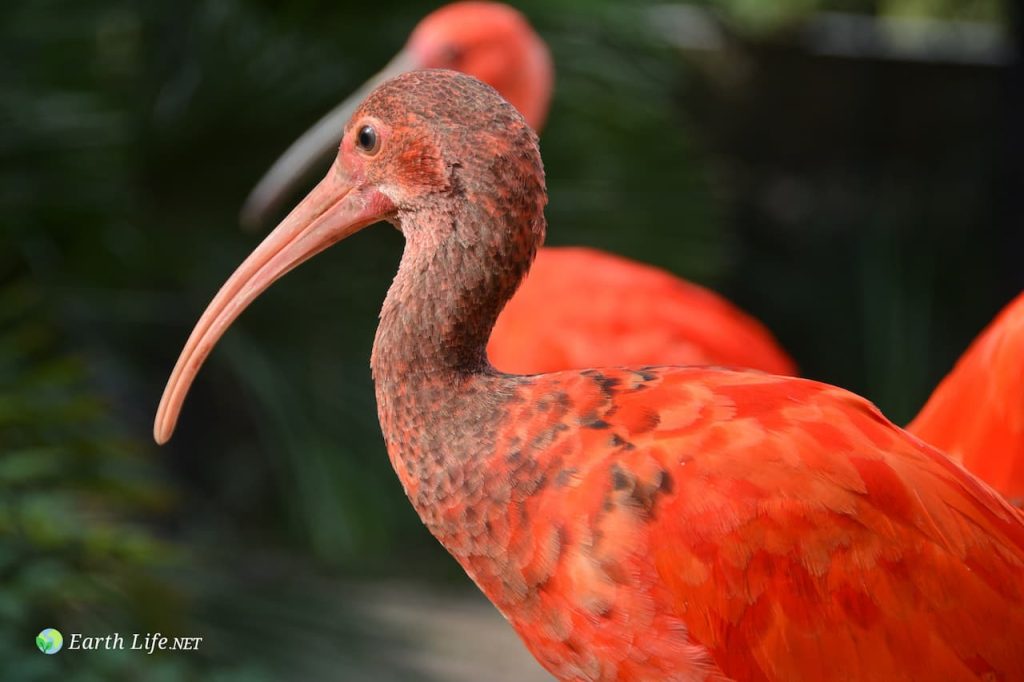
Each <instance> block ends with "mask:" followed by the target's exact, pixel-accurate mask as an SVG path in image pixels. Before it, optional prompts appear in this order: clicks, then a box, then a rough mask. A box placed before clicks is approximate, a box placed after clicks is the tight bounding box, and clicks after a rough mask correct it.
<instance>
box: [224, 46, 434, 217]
mask: <svg viewBox="0 0 1024 682" xmlns="http://www.w3.org/2000/svg"><path fill="white" fill-rule="evenodd" d="M418 68H422V65H421V64H420V60H419V59H418V58H417V57H416V56H415V55H414V54H413V52H412V51H410V50H409V49H404V50H402V51H401V52H399V53H398V54H397V55H395V57H394V58H393V59H392V60H391V61H390V62H388V64H387V66H385V67H384V68H383V69H381V70H380V71H379V72H378V73H377V74H376V75H374V76H373V77H372V78H370V80H368V81H366V82H365V83H363V85H362V86H360V87H359V89H358V90H356V91H355V92H353V93H352V94H351V95H349V97H348V98H347V99H346V100H345V101H344V102H342V103H341V104H339V105H338V106H336V107H334V109H332V110H331V111H330V112H328V113H327V115H326V116H324V117H323V118H321V119H320V120H319V121H317V122H316V124H315V125H314V126H313V127H312V128H310V129H309V130H307V131H306V132H305V133H303V134H302V137H300V138H299V139H298V140H296V141H295V142H293V143H292V145H291V146H290V147H288V149H287V151H285V153H284V154H282V155H281V157H280V158H279V159H278V160H277V161H275V162H274V165H273V166H271V167H270V170H268V171H267V172H266V174H265V175H264V176H263V177H262V178H260V181H259V182H258V183H257V184H256V187H255V188H253V190H252V192H250V193H249V197H248V198H247V199H246V200H245V204H244V205H243V206H242V213H241V218H240V219H241V222H242V225H243V227H246V228H250V229H255V228H258V227H260V226H261V225H264V224H266V223H267V222H268V221H269V220H270V218H271V217H272V214H273V212H274V211H275V209H277V207H278V206H280V204H281V203H282V202H284V201H286V200H287V199H288V197H289V196H290V195H291V194H292V192H294V190H295V188H296V186H297V185H298V184H299V183H300V182H302V180H303V179H304V178H305V177H306V176H307V175H308V174H309V172H310V171H311V170H312V169H314V168H315V167H316V165H317V164H318V163H319V162H321V161H323V160H324V159H325V158H326V157H327V156H328V155H329V154H330V153H332V152H334V151H336V150H337V148H338V141H339V140H341V136H342V133H343V131H344V129H345V124H346V123H347V122H348V120H349V119H350V118H351V117H352V114H353V113H354V112H355V110H356V107H358V106H359V104H360V102H362V101H363V100H364V99H366V96H367V95H369V94H370V92H371V91H373V89H374V88H376V87H377V86H378V85H380V84H381V83H383V82H384V81H386V80H388V79H390V78H392V77H393V76H397V75H399V74H402V73H405V72H406V71H413V70H415V69H418Z"/></svg>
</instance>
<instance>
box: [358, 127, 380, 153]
mask: <svg viewBox="0 0 1024 682" xmlns="http://www.w3.org/2000/svg"><path fill="white" fill-rule="evenodd" d="M356 146H357V147H359V148H360V149H361V150H363V151H364V152H366V153H367V154H376V153H377V148H378V147H380V140H379V139H378V138H377V131H376V130H374V128H373V126H369V125H366V126H363V127H362V128H360V129H359V132H358V133H357V134H356Z"/></svg>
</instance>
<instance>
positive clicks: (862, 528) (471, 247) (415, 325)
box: [154, 71, 1024, 682]
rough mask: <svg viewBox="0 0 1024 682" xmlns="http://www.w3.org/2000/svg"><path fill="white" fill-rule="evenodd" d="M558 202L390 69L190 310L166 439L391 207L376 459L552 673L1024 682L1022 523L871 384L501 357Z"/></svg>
mask: <svg viewBox="0 0 1024 682" xmlns="http://www.w3.org/2000/svg"><path fill="white" fill-rule="evenodd" d="M456 187H457V188H458V191H452V190H453V188H456ZM546 200H547V197H546V192H545V188H544V178H543V170H542V167H541V161H540V155H539V151H538V149H537V144H536V137H535V136H534V135H533V133H532V131H531V130H530V129H529V127H528V126H527V125H526V123H525V121H523V119H522V118H521V116H520V115H519V114H518V113H517V112H516V111H515V110H514V109H513V108H512V107H511V106H508V105H506V104H505V103H504V102H502V101H501V99H500V98H499V97H498V95H497V94H496V93H495V92H494V91H493V90H491V89H490V88H488V87H486V86H484V85H483V84H481V83H479V82H478V81H476V80H474V79H472V78H469V77H467V76H464V75H460V74H456V73H454V72H451V71H428V72H418V73H412V74H406V75H403V76H400V77H398V78H395V79H394V80H391V81H388V82H386V83H385V84H383V85H382V86H380V87H379V88H378V89H377V90H375V91H374V92H373V93H372V94H371V95H370V96H369V97H368V99H367V100H366V101H365V102H364V103H363V105H362V106H361V107H360V108H359V109H358V110H357V111H356V112H355V114H354V116H353V117H352V120H351V121H350V123H349V125H348V126H347V127H346V129H345V135H344V138H343V140H342V144H341V149H340V151H339V153H338V156H337V158H336V160H335V162H334V165H333V166H332V168H331V170H330V171H329V172H328V174H327V176H326V177H325V178H324V179H323V180H322V181H321V182H320V184H319V185H317V187H316V188H315V189H314V190H313V191H312V192H311V193H310V195H309V196H307V198H306V199H305V200H303V202H302V203H301V204H300V205H299V206H298V207H296V208H295V209H294V210H293V211H292V212H291V213H290V214H289V216H288V217H287V218H286V219H285V220H284V222H282V224H281V225H280V226H278V228H277V229H276V230H274V232H273V233H271V234H270V235H269V236H268V237H267V238H266V240H264V242H263V244H261V245H260V246H259V247H258V248H257V249H256V250H255V251H254V252H253V254H252V255H251V256H250V257H249V258H248V259H247V260H246V261H245V262H244V263H243V264H242V265H241V266H240V267H239V269H238V270H237V271H236V272H235V274H234V275H232V277H231V278H230V279H229V280H228V281H227V283H226V284H225V285H224V287H223V288H222V289H221V291H220V292H219V293H218V294H217V296H216V297H215V298H214V300H213V301H212V302H211V304H210V306H209V308H208V309H207V311H206V312H205V313H204V314H203V316H202V318H201V319H200V321H199V322H198V323H197V325H196V328H195V330H194V331H193V333H192V336H191V337H190V338H189V341H188V342H187V344H186V346H185V348H184V350H183V351H182V355H181V357H180V358H179V360H178V363H177V365H176V366H175V370H174V372H173V374H172V376H171V378H170V380H169V382H168V385H167V388H166V390H165V393H164V396H163V399H162V401H161V405H160V410H159V412H158V414H157V419H156V424H155V431H154V432H155V436H156V438H157V440H158V441H160V442H163V441H165V440H166V439H167V438H169V437H170V434H171V432H172V430H173V428H174V424H175V422H176V420H177V417H178V414H179V410H180V407H181V403H182V401H183V400H184V396H185V393H186V391H187V389H188V387H189V385H190V384H191V382H192V380H193V379H194V377H195V375H196V372H197V371H198V369H199V367H200V365H201V364H202V362H203V360H204V359H205V357H206V356H207V355H208V353H209V352H210V350H211V349H212V347H213V345H214V344H215V343H216V341H217V339H218V338H219V337H220V335H221V334H223V332H224V331H225V329H226V328H227V327H228V325H230V323H231V322H232V321H233V320H234V319H235V318H236V317H237V316H238V315H239V314H240V312H241V311H242V310H243V309H244V308H245V306H246V305H248V304H249V303H250V302H251V301H252V300H254V299H255V298H256V297H257V296H258V295H259V294H260V292H262V291H263V290H265V289H266V288H267V287H268V286H269V285H270V284H271V283H273V282H274V281H275V280H276V279H278V278H279V277H280V276H282V275H283V274H285V273H286V272H288V271H289V270H291V269H292V268H293V267H295V266H297V265H298V264H300V263H302V262H303V261H305V260H306V259H308V258H310V257H311V256H313V255H315V254H316V253H318V252H320V251H321V250H323V249H325V248H327V247H329V246H331V245H332V244H334V243H336V242H338V241H341V240H342V239H345V238H346V237H348V236H350V235H351V234H353V233H355V232H356V231H358V230H360V229H362V228H364V227H366V226H368V225H370V224H372V223H374V222H377V221H380V220H386V221H388V222H391V223H392V224H394V225H395V226H396V227H398V228H399V229H400V230H401V231H402V232H403V234H404V236H405V239H406V247H405V251H404V253H403V256H402V262H401V265H400V266H399V269H398V274H397V275H396V277H395V281H394V283H393V284H392V286H391V288H390V289H389V291H388V295H387V297H386V299H385V302H384V306H383V309H382V311H381V318H380V319H381V321H380V326H379V328H378V330H377V335H376V338H375V341H374V348H373V353H372V360H371V366H372V368H373V375H374V384H375V389H376V395H377V406H378V415H379V418H380V422H381V428H382V430H383V433H384V438H385V442H386V444H387V448H388V454H389V456H390V458H391V461H392V463H393V465H394V467H395V470H396V472H397V473H398V476H399V478H400V480H401V481H402V485H403V487H404V489H405V491H406V494H407V495H408V496H409V499H410V501H411V502H412V503H413V505H414V506H415V508H416V509H417V511H418V513H419V514H420V517H421V518H422V519H423V521H424V523H425V524H426V525H427V527H428V528H429V529H430V530H431V532H432V533H433V534H434V535H435V536H436V537H437V538H438V539H439V540H440V541H441V542H442V543H443V544H444V545H445V547H446V548H447V549H448V550H449V551H450V552H451V554H452V555H453V556H454V557H455V558H456V559H457V560H458V561H459V563H460V564H461V565H462V566H463V568H464V569H465V570H466V572H467V573H468V574H469V575H470V576H471V577H472V578H473V579H474V580H475V581H476V583H477V584H478V585H479V586H480V588H481V589H482V590H483V591H484V592H485V593H486V594H487V596H488V597H489V598H490V599H491V600H492V601H493V602H494V603H495V605H496V606H497V607H498V608H499V609H500V610H501V611H502V612H503V613H504V614H505V616H506V617H507V618H508V619H509V621H510V622H511V623H512V625H513V626H514V627H515V628H516V630H517V631H518V633H519V634H520V636H521V637H522V638H523V640H524V642H525V643H526V645H527V646H528V647H529V649H530V650H531V651H532V652H533V654H534V655H535V656H536V657H537V659H538V660H539V661H540V662H541V663H542V664H543V665H544V666H545V667H546V668H547V669H548V670H549V671H551V672H552V673H553V674H554V675H555V676H556V677H557V678H558V679H560V680H563V681H565V682H581V681H587V682H612V681H620V682H641V681H645V682H650V681H652V680H659V681H663V682H682V681H689V680H709V679H717V680H722V679H732V680H786V681H799V680H815V681H818V680H830V679H836V680H838V679H860V680H939V679H941V680H975V679H993V680H995V679H1003V680H1011V679H1024V648H1022V647H1021V646H1020V643H1021V642H1022V641H1024V516H1022V515H1021V514H1020V512H1018V511H1017V510H1015V509H1013V508H1012V507H1010V506H1009V505H1008V504H1007V503H1006V502H1005V501H1004V500H1002V499H1001V498H999V497H998V496H997V495H996V494H995V493H994V492H993V491H992V490H991V489H989V488H988V487H987V486H985V485H983V484H981V483H980V482H979V481H977V480H976V479H975V478H973V477H972V476H971V475H970V474H968V473H967V472H966V471H965V470H964V469H962V468H961V467H959V466H957V465H956V464H955V463H953V462H951V461H950V460H949V459H948V458H947V457H945V456H944V455H942V454H941V453H939V452H938V451H936V450H934V449H933V448H931V447H929V446H927V445H926V444H924V443H923V442H921V441H920V440H919V439H917V438H915V437H913V436H910V435H908V434H907V433H906V432H904V431H903V430H901V429H900V428H898V427H896V426H894V425H893V424H891V423H890V422H888V421H887V420H886V419H885V418H884V417H883V416H882V415H881V414H880V413H879V412H878V411H877V410H876V409H875V408H874V407H873V406H871V405H870V404H869V403H868V402H867V401H865V400H863V399H862V398H859V397H857V396H855V395H853V394H851V393H848V392H847V391H844V390H842V389H839V388H835V387H831V386H828V385H825V384H820V383H817V382H813V381H808V380H803V379H797V378H785V377H778V376H771V375H766V374H762V373H757V372H737V371H727V370H716V369H706V368H705V369H701V368H673V367H660V368H638V369H621V368H620V369H612V370H584V371H565V372H558V373H554V374H543V375H536V376H518V375H510V374H504V373H502V372H499V371H497V370H495V369H494V368H493V367H491V366H490V365H489V364H488V362H487V358H486V343H487V339H488V336H489V334H490V331H491V328H492V326H493V324H494V321H495V319H496V318H497V315H498V313H499V311H500V310H501V308H502V306H503V305H504V304H505V302H506V301H507V300H508V299H509V298H510V297H511V295H512V293H513V291H514V290H515V288H516V286H517V284H518V283H519V281H520V280H521V278H522V277H523V276H525V274H526V272H527V270H528V268H529V266H530V262H531V260H532V257H533V254H534V252H535V250H536V248H537V246H538V245H539V243H540V242H541V241H542V239H543V234H544V228H545V220H544V214H543V207H544V205H545V203H546Z"/></svg>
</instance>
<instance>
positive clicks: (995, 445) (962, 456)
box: [907, 294, 1024, 506]
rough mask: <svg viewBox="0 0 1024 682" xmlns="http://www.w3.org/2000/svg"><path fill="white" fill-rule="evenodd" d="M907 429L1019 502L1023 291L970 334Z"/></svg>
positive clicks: (1023, 432) (1022, 488) (1023, 445)
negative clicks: (974, 336)
mask: <svg viewBox="0 0 1024 682" xmlns="http://www.w3.org/2000/svg"><path fill="white" fill-rule="evenodd" d="M907 430H908V431H910V432H911V433H914V434H916V435H917V436H919V437H921V438H922V439H924V440H925V441H927V442H929V443H931V444H932V445H934V446H935V447H937V448H939V449H940V450H942V451H943V452H945V453H946V454H948V455H949V456H950V457H952V458H953V459H955V460H957V461H958V462H961V463H963V465H964V466H965V467H967V468H968V469H970V470H971V471H973V472H974V473H976V474H977V475H978V476H980V477H981V478H983V479H984V480H985V481H986V482H988V483H989V485H991V486H992V487H993V488H995V489H996V490H998V491H999V492H1000V493H1002V494H1003V495H1004V496H1005V497H1006V498H1007V499H1008V500H1010V501H1011V502H1013V503H1014V504H1017V505H1018V506H1019V505H1021V504H1022V503H1024V294H1020V295H1019V296H1017V298H1016V299H1014V300H1013V301H1012V302H1011V303H1010V304H1009V305H1007V306H1006V307H1005V308H1004V309H1003V310H1002V312H1000V313H999V315H998V316H997V317H996V319H995V320H993V322H992V324H990V325H989V326H988V328H986V329H985V331H984V332H982V334H981V335H980V336H979V337H978V338H977V339H975V341H974V343H972V344H971V347H970V348H968V349H967V352H966V353H964V355H963V357H961V358H960V360H958V361H957V363H956V367H954V368H953V371H952V372H950V373H949V375H948V376H947V377H946V378H945V379H943V380H942V383H940V384H939V386H938V388H936V389H935V391H934V393H932V395H931V397H930V398H929V399H928V402H927V404H925V406H924V408H923V409H922V410H921V412H920V414H918V415H917V417H915V418H914V421H912V422H911V423H910V425H909V426H907Z"/></svg>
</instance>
